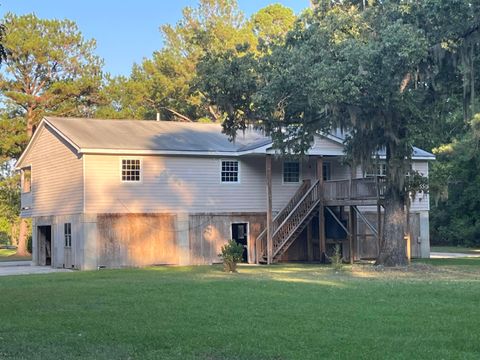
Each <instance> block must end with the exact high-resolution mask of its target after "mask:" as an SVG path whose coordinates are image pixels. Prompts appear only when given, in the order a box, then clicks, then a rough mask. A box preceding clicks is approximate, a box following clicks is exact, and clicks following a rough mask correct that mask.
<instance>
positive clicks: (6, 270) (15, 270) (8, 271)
mask: <svg viewBox="0 0 480 360" xmlns="http://www.w3.org/2000/svg"><path fill="white" fill-rule="evenodd" d="M15 262H17V261H15ZM69 271H73V270H69V269H54V268H51V267H49V266H30V265H11V266H3V265H2V266H0V276H9V275H30V274H50V273H56V272H69Z"/></svg>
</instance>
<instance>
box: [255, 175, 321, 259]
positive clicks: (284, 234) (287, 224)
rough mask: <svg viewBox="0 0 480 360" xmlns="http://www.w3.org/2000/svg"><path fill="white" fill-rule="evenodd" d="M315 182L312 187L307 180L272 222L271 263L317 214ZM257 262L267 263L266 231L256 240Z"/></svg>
mask: <svg viewBox="0 0 480 360" xmlns="http://www.w3.org/2000/svg"><path fill="white" fill-rule="evenodd" d="M319 183H320V182H319V181H318V180H316V181H315V182H314V183H313V184H312V185H311V183H310V181H309V180H306V181H304V182H303V184H302V185H301V186H300V188H299V189H298V190H297V192H296V193H295V195H294V196H293V197H292V198H291V199H290V201H289V202H288V204H287V205H286V206H285V207H284V208H283V209H282V210H281V211H280V212H279V213H278V214H277V216H275V218H274V219H273V221H272V245H273V249H272V262H276V261H278V259H279V258H280V257H281V256H282V255H283V254H284V253H285V251H287V250H288V248H289V247H290V245H292V243H293V242H294V241H295V240H296V239H297V238H298V236H299V235H300V234H301V232H302V231H303V229H304V228H305V226H307V224H308V223H309V222H310V220H311V219H312V217H313V216H314V215H315V214H316V213H318V205H319V204H320V199H321V196H320V186H319ZM256 245H257V246H256V248H257V254H260V256H258V262H260V263H265V262H267V250H268V249H267V231H266V229H265V230H263V231H262V232H261V233H260V235H259V236H258V238H257V244H256Z"/></svg>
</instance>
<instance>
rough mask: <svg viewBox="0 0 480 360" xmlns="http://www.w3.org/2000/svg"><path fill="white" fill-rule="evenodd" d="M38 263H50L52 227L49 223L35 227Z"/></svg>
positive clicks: (48, 264)
mask: <svg viewBox="0 0 480 360" xmlns="http://www.w3.org/2000/svg"><path fill="white" fill-rule="evenodd" d="M37 229H38V230H37V231H38V233H37V235H38V236H37V239H38V241H37V245H38V265H41V266H51V265H52V227H51V226H50V225H46V226H38V227H37Z"/></svg>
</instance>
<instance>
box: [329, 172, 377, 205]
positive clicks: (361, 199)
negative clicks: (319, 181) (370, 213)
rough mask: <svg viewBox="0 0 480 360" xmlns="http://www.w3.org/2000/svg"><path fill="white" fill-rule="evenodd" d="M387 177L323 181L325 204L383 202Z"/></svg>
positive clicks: (373, 203) (371, 203) (375, 203)
mask: <svg viewBox="0 0 480 360" xmlns="http://www.w3.org/2000/svg"><path fill="white" fill-rule="evenodd" d="M384 195H385V178H383V177H380V176H377V177H371V178H360V179H348V180H330V181H325V182H324V183H323V202H324V205H325V206H369V205H377V204H378V203H379V202H382V200H383V199H384Z"/></svg>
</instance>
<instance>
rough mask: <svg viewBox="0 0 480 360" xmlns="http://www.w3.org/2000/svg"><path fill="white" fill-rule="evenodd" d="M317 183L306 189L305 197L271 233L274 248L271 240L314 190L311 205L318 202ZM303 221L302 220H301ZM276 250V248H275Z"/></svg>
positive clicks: (317, 181)
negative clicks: (315, 192) (314, 193)
mask: <svg viewBox="0 0 480 360" xmlns="http://www.w3.org/2000/svg"><path fill="white" fill-rule="evenodd" d="M319 183H320V181H319V180H316V181H315V183H314V184H313V185H312V186H311V187H310V189H308V191H307V192H306V193H305V195H303V196H302V198H301V199H300V200H299V201H298V203H297V205H296V206H295V207H294V208H293V210H292V211H291V212H290V213H289V214H288V216H287V217H286V218H285V220H284V221H283V222H282V223H281V224H280V226H279V227H278V229H277V230H276V231H275V232H274V233H273V235H272V243H273V245H274V247H275V242H274V241H273V239H274V238H275V237H276V235H277V234H278V233H279V231H280V229H282V227H283V226H284V225H285V224H287V223H288V222H289V221H290V219H291V218H292V217H293V216H294V215H295V212H296V211H297V209H298V208H299V207H300V206H301V205H302V204H303V203H304V201H305V200H306V199H307V198H308V196H309V195H310V194H311V193H313V191H314V190H317V196H316V198H315V199H313V201H312V203H316V202H317V201H319V200H320V195H319V189H318V187H319ZM302 221H303V219H302ZM300 223H301V221H300ZM297 226H298V224H297V225H295V226H294V227H295V228H296V227H297ZM277 248H278V247H277Z"/></svg>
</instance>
